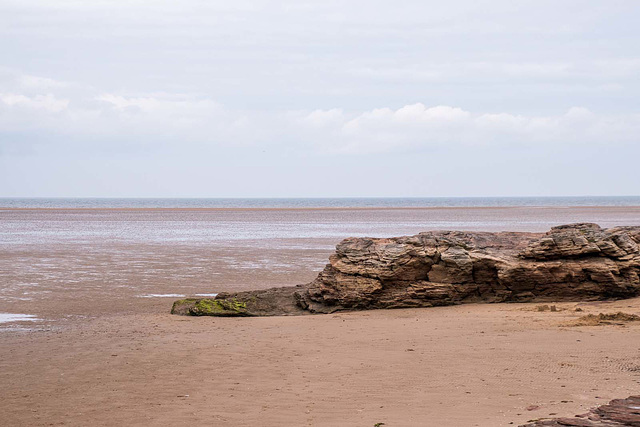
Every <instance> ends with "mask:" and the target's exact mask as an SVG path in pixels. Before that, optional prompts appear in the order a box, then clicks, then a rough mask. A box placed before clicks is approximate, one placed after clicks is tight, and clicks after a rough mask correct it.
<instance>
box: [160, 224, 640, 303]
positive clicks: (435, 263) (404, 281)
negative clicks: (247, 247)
mask: <svg viewBox="0 0 640 427" xmlns="http://www.w3.org/2000/svg"><path fill="white" fill-rule="evenodd" d="M329 261H330V263H329V264H328V265H327V266H326V267H325V269H324V270H323V271H322V272H321V273H320V274H319V275H318V277H317V278H316V279H315V280H314V281H313V282H311V283H309V284H306V285H299V286H296V287H288V288H274V289H267V290H261V291H252V292H239V293H234V294H219V295H218V296H217V297H216V298H215V299H213V300H211V299H186V300H181V301H177V302H176V303H175V304H174V306H173V309H172V313H175V314H190V315H214V316H265V315H281V314H308V313H331V312H334V311H338V310H364V309H373V308H402V307H431V306H439V305H451V304H460V303H471V302H531V301H578V300H580V301H584V300H603V299H619V298H629V297H633V296H638V295H640V278H639V274H640V227H616V228H610V229H602V228H600V227H599V226H598V225H597V224H572V225H563V226H559V227H554V228H552V229H551V231H549V232H547V233H546V234H542V233H516V232H502V233H488V232H461V231H432V232H425V233H420V234H418V235H415V236H409V237H395V238H348V239H345V240H343V241H342V242H340V243H339V244H338V245H337V247H336V252H335V254H333V255H332V256H331V257H330V259H329Z"/></svg>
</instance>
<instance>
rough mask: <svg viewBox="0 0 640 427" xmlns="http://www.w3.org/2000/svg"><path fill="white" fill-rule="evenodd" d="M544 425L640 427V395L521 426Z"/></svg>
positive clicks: (559, 426)
mask: <svg viewBox="0 0 640 427" xmlns="http://www.w3.org/2000/svg"><path fill="white" fill-rule="evenodd" d="M543 426H549V427H552V426H556V427H561V426H565V427H567V426H569V427H571V426H573V427H616V426H635V427H640V396H630V397H628V398H626V399H614V400H612V401H611V402H609V403H608V404H607V405H602V406H599V407H597V408H596V409H592V410H591V411H589V412H588V413H586V414H582V415H576V416H575V418H554V419H549V420H539V421H534V422H531V423H529V424H524V425H521V426H520V427H543Z"/></svg>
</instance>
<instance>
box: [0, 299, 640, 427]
mask: <svg viewBox="0 0 640 427" xmlns="http://www.w3.org/2000/svg"><path fill="white" fill-rule="evenodd" d="M557 306H558V308H559V310H558V311H557V312H539V311H537V310H535V305H515V304H511V305H509V304H496V305H468V306H456V307H443V308H432V309H410V310H391V311H370V312H358V313H341V314H335V315H319V316H305V317H274V318H240V319H228V318H185V317H177V316H171V315H168V314H141V315H134V314H132V315H119V316H103V317H100V318H97V319H93V320H90V321H88V322H86V323H77V322H75V323H73V324H72V325H65V326H64V329H63V330H56V329H53V330H50V331H43V332H39V333H35V332H23V333H15V334H11V335H9V334H3V335H0V340H1V342H0V343H1V346H0V384H2V387H1V388H0V401H2V406H0V420H2V425H7V426H9V425H11V426H32V425H78V426H81V425H140V426H142V425H158V426H160V425H196V424H198V425H215V426H307V425H308V426H373V425H374V424H375V423H380V422H384V423H385V424H386V425H387V426H492V427H494V426H503V425H504V426H506V425H512V424H510V423H514V424H515V425H518V423H522V422H525V421H527V420H530V419H536V418H541V417H547V416H552V415H553V414H560V415H571V414H575V413H580V412H581V411H584V410H586V409H587V408H589V407H591V406H594V405H598V404H602V403H604V402H606V401H608V400H610V399H612V398H615V397H620V396H627V395H630V394H634V393H636V394H637V393H638V390H640V341H639V340H638V338H637V337H638V334H639V333H640V324H638V323H639V322H630V323H628V324H625V325H623V326H621V325H607V326H593V327H566V326H563V325H565V324H567V323H568V322H569V321H571V320H572V319H575V318H578V317H579V316H581V315H584V314H588V313H600V312H617V311H622V310H624V311H625V312H628V313H640V299H634V300H627V301H619V302H606V303H588V304H587V303H585V304H580V306H581V307H582V308H583V311H582V312H575V311H573V308H574V307H575V306H576V305H575V304H558V305H557ZM523 308H527V309H523Z"/></svg>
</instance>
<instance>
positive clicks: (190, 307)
mask: <svg viewBox="0 0 640 427" xmlns="http://www.w3.org/2000/svg"><path fill="white" fill-rule="evenodd" d="M171 313H172V314H187V315H191V316H223V317H224V316H229V317H237V316H250V315H251V314H250V313H249V312H248V311H247V304H246V303H244V302H241V301H238V300H236V299H234V298H230V299H211V298H203V299H195V298H187V299H183V300H179V301H176V302H174V303H173V308H172V309H171Z"/></svg>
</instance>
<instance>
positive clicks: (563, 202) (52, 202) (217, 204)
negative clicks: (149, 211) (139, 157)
mask: <svg viewBox="0 0 640 427" xmlns="http://www.w3.org/2000/svg"><path fill="white" fill-rule="evenodd" d="M500 206H505V207H507V206H510V207H514V206H640V196H616V197H606V196H585V197H422V198H417V197H416V198H393V197H391V198H286V199H285V198H271V199H185V198H182V199H171V198H165V199H156V198H128V199H127V198H122V199H114V198H0V208H96V209H97V208H105V209H108V208H298V209H304V208H374V207H378V208H417V207H500Z"/></svg>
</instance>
